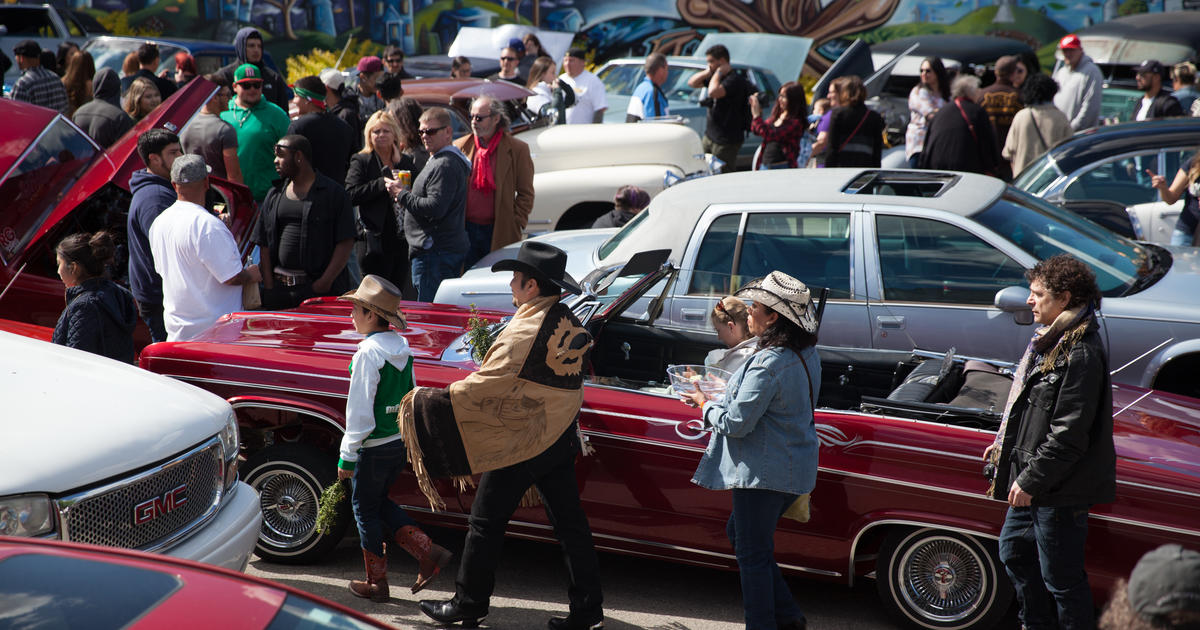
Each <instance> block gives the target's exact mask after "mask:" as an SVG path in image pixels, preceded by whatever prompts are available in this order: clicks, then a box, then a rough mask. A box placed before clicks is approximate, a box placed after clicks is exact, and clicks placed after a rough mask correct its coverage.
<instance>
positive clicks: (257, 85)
mask: <svg viewBox="0 0 1200 630" xmlns="http://www.w3.org/2000/svg"><path fill="white" fill-rule="evenodd" d="M238 85H240V86H242V87H243V88H246V89H249V90H261V89H262V85H263V84H262V81H242V82H241V83H239V84H238Z"/></svg>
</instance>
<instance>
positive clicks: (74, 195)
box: [25, 77, 217, 251]
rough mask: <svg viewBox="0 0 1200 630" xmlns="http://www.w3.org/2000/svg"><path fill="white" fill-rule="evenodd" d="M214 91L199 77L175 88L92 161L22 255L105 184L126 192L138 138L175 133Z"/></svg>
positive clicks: (138, 162) (136, 164)
mask: <svg viewBox="0 0 1200 630" xmlns="http://www.w3.org/2000/svg"><path fill="white" fill-rule="evenodd" d="M216 89H217V86H216V85H215V84H213V83H211V82H209V81H208V80H206V79H204V78H202V77H197V78H195V79H193V80H192V81H189V82H188V83H187V84H186V85H184V86H183V87H182V88H179V90H177V91H176V92H175V94H173V95H172V96H171V98H169V99H167V100H166V102H164V103H163V104H162V105H159V106H158V108H156V109H155V110H154V111H153V112H151V113H150V115H148V116H146V117H145V118H143V119H142V120H141V121H139V122H138V123H137V124H136V125H134V126H133V129H130V130H129V131H128V132H126V133H125V135H124V136H121V138H120V139H119V140H117V142H116V143H115V144H113V146H112V147H111V148H110V149H109V150H108V151H107V153H106V155H107V159H104V158H101V159H97V160H95V161H94V162H93V163H92V166H91V167H90V168H89V169H88V170H87V172H86V173H84V174H83V176H82V177H80V178H79V181H78V182H76V184H75V185H74V186H72V187H71V188H70V189H69V190H67V191H65V194H64V195H63V197H62V199H61V201H59V203H58V205H57V206H55V208H54V211H53V212H51V213H50V214H49V215H48V216H47V217H46V219H45V221H43V222H42V225H41V226H40V227H39V228H38V231H37V233H36V234H35V235H34V237H33V239H32V241H31V242H30V243H29V245H27V246H26V248H25V249H26V251H30V250H31V249H32V246H33V245H34V244H36V243H37V242H38V241H39V240H40V239H41V238H42V237H43V236H44V235H45V234H46V233H47V232H49V231H50V230H51V229H53V227H54V226H55V225H57V224H58V223H59V222H60V221H64V220H66V218H67V216H68V215H70V214H71V213H72V212H73V211H74V210H75V208H76V207H78V206H79V204H81V203H83V202H84V201H85V200H87V198H88V197H90V196H91V195H93V194H95V193H96V191H98V190H100V189H101V188H103V187H104V185H105V184H107V183H109V182H112V183H114V184H116V185H117V186H120V187H121V188H123V189H125V190H129V176H130V175H132V174H133V172H134V171H136V170H138V169H141V168H145V164H144V163H142V158H141V156H139V155H138V152H137V139H138V136H140V135H141V134H143V133H145V132H146V131H149V130H150V129H153V128H155V127H161V128H163V129H167V130H168V131H171V132H173V133H179V132H180V131H182V130H183V127H184V125H186V124H187V122H188V121H189V120H191V119H192V116H194V115H195V114H196V112H198V111H200V108H201V107H203V106H204V103H206V102H207V101H208V98H209V97H210V96H211V95H212V94H213V92H215V91H216Z"/></svg>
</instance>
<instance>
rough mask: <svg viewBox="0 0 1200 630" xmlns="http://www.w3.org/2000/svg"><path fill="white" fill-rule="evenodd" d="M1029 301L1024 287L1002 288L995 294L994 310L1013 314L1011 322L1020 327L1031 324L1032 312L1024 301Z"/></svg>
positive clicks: (1027, 291)
mask: <svg viewBox="0 0 1200 630" xmlns="http://www.w3.org/2000/svg"><path fill="white" fill-rule="evenodd" d="M1027 299H1029V289H1026V288H1025V287H1004V288H1003V289H1000V290H999V291H997V292H996V300H995V302H994V303H995V305H996V308H998V309H1000V310H1002V311H1004V312H1005V313H1012V314H1013V321H1015V322H1017V323H1018V324H1020V325H1022V326H1028V325H1030V324H1032V323H1033V311H1032V310H1031V309H1030V308H1029V305H1028V304H1026V303H1025V300H1027Z"/></svg>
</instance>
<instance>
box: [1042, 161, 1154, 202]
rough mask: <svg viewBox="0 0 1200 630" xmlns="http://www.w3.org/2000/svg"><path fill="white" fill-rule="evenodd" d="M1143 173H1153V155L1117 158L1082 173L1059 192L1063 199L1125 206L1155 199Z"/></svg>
mask: <svg viewBox="0 0 1200 630" xmlns="http://www.w3.org/2000/svg"><path fill="white" fill-rule="evenodd" d="M1146 169H1150V170H1151V171H1155V172H1157V170H1158V155H1157V153H1147V154H1143V155H1133V156H1126V157H1120V158H1116V159H1113V160H1109V161H1107V162H1102V163H1100V164H1098V165H1096V166H1095V167H1093V168H1092V169H1091V170H1089V171H1087V172H1085V173H1083V174H1082V175H1080V176H1079V177H1077V178H1076V179H1075V181H1073V182H1071V183H1070V185H1068V186H1067V189H1066V190H1065V191H1063V197H1065V198H1066V199H1107V200H1109V201H1116V202H1118V203H1123V204H1125V205H1127V206H1130V205H1133V204H1138V203H1149V202H1151V201H1154V200H1155V199H1157V198H1158V191H1157V190H1155V189H1154V188H1152V187H1151V186H1150V176H1149V175H1148V174H1146Z"/></svg>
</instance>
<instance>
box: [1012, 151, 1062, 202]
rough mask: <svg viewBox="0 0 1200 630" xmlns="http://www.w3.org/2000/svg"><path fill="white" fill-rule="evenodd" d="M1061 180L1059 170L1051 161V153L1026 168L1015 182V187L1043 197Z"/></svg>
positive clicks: (1045, 154)
mask: <svg viewBox="0 0 1200 630" xmlns="http://www.w3.org/2000/svg"><path fill="white" fill-rule="evenodd" d="M1058 178H1059V172H1058V169H1057V168H1055V166H1054V162H1053V161H1052V160H1051V159H1050V154H1049V153H1043V154H1042V157H1040V158H1038V159H1037V161H1035V162H1034V163H1032V164H1030V165H1029V166H1026V167H1025V170H1023V171H1021V174H1020V175H1017V178H1016V179H1015V180H1013V186H1015V187H1017V188H1020V189H1021V190H1024V191H1025V192H1027V193H1029V194H1031V195H1041V194H1042V193H1044V192H1046V189H1047V188H1049V187H1050V184H1053V183H1054V181H1055V180H1056V179H1058Z"/></svg>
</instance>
